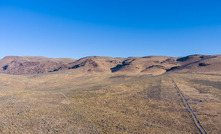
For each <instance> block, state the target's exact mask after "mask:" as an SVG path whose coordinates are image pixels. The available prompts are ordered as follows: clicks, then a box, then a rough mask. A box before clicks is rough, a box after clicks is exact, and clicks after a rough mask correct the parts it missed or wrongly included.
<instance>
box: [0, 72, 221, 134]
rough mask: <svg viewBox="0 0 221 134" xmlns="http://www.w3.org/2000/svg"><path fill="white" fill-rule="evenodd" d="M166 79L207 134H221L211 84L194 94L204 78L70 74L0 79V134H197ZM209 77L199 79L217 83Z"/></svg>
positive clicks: (8, 76)
mask: <svg viewBox="0 0 221 134" xmlns="http://www.w3.org/2000/svg"><path fill="white" fill-rule="evenodd" d="M167 75H170V76H172V77H173V78H174V80H175V82H176V83H177V85H178V86H179V88H180V90H181V91H182V92H183V94H184V96H185V97H186V98H187V100H188V101H189V103H190V106H191V108H192V109H193V110H194V112H195V113H197V114H196V115H197V117H198V118H199V120H200V122H202V123H201V124H202V125H203V127H204V128H205V129H206V131H207V132H208V133H220V131H221V130H220V128H219V126H220V114H221V111H220V104H221V103H220V98H218V99H217V97H214V95H213V94H214V93H215V92H217V91H218V90H217V87H215V86H211V85H210V88H211V90H212V91H213V92H214V93H210V92H208V93H203V94H201V93H200V92H199V91H198V90H197V89H196V85H200V83H199V82H198V83H197V82H194V81H193V80H199V78H202V76H200V74H195V75H194V77H193V76H192V74H166V75H160V76H148V75H110V74H109V75H102V74H96V75H93V74H88V75H80V74H78V75H75V74H74V73H73V72H71V71H63V72H57V73H49V74H41V75H24V76H13V75H5V74H0V85H1V87H0V100H1V107H0V112H1V116H0V120H1V121H0V126H1V127H0V132H2V133H9V132H11V133H168V134H170V133H199V131H198V129H197V127H196V126H195V124H194V121H193V119H192V118H191V115H190V113H189V112H188V110H187V109H186V107H185V105H184V104H183V102H182V99H181V97H180V96H179V94H178V93H177V91H176V89H175V88H174V85H173V83H172V82H171V80H170V79H169V78H168V77H167ZM208 76H209V77H210V78H209V77H208V78H207V77H205V79H204V77H203V78H202V79H200V80H212V81H219V80H220V78H221V77H220V76H210V75H208ZM190 81H192V82H190ZM5 83H8V84H5ZM9 83H10V84H9ZM204 86H207V85H204ZM219 91H220V90H219ZM217 93H219V92H217ZM198 100H199V102H198ZM200 100H202V102H200ZM191 102H192V103H191ZM202 106H203V107H202ZM211 109H213V110H211Z"/></svg>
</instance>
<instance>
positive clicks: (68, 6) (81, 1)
mask: <svg viewBox="0 0 221 134" xmlns="http://www.w3.org/2000/svg"><path fill="white" fill-rule="evenodd" d="M191 54H211V55H212V54H221V1H220V0H0V58H3V57H4V56H8V55H15V56H46V57H51V58H75V59H78V58H81V57H85V56H110V57H129V56H147V55H164V56H172V57H178V56H186V55H191Z"/></svg>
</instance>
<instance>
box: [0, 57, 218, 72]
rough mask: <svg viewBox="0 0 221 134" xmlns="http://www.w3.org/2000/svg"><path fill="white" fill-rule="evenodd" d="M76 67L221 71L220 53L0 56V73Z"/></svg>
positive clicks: (104, 69) (137, 70)
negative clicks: (82, 56) (125, 55)
mask: <svg viewBox="0 0 221 134" xmlns="http://www.w3.org/2000/svg"><path fill="white" fill-rule="evenodd" d="M61 70H75V71H77V72H79V73H120V74H152V75H158V74H163V73H165V72H193V73H197V72H199V73H221V55H190V56H186V57H179V58H174V57H167V56H145V57H128V58H111V57H99V56H91V57H84V58H81V59H79V60H75V59H67V58H59V59H53V58H46V57H29V56H24V57H18V56H6V57H4V58H3V59H1V60H0V73H6V74H14V75H23V74H38V73H48V72H56V71H61Z"/></svg>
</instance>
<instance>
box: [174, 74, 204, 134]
mask: <svg viewBox="0 0 221 134" xmlns="http://www.w3.org/2000/svg"><path fill="white" fill-rule="evenodd" d="M170 78H171V80H172V82H173V84H174V85H175V87H176V89H177V91H178V92H179V94H180V96H181V97H182V99H183V102H184V104H185V105H186V107H187V109H188V110H189V112H190V113H191V115H192V117H193V119H194V122H195V124H196V125H197V127H198V128H199V130H200V131H201V133H202V134H207V133H206V131H205V130H204V129H203V127H202V126H201V124H200V122H199V120H198V119H197V118H196V116H195V114H194V113H193V111H192V109H191V108H190V106H189V104H188V103H187V101H186V99H185V98H184V96H183V94H182V93H181V91H180V89H179V88H178V87H177V85H176V83H175V82H174V80H173V78H172V77H170Z"/></svg>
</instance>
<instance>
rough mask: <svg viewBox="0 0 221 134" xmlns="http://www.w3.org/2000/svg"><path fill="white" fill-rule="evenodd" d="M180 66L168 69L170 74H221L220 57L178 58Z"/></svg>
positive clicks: (193, 56) (195, 56)
mask: <svg viewBox="0 0 221 134" xmlns="http://www.w3.org/2000/svg"><path fill="white" fill-rule="evenodd" d="M177 62H178V63H179V64H180V65H181V66H180V67H175V68H172V69H169V70H168V71H171V72H191V73H221V55H191V56H187V57H182V58H178V59H177Z"/></svg>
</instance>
